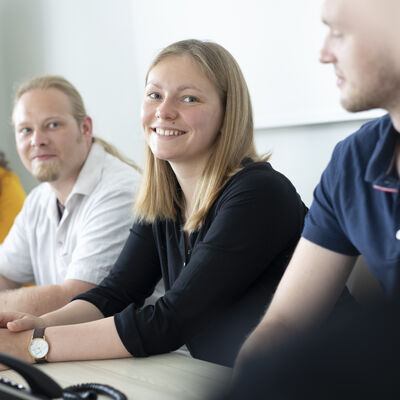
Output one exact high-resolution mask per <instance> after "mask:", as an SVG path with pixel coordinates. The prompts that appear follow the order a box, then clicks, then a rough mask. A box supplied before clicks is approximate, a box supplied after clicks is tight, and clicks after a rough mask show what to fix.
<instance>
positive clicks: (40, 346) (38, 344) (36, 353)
mask: <svg viewBox="0 0 400 400" xmlns="http://www.w3.org/2000/svg"><path fill="white" fill-rule="evenodd" d="M48 351H49V344H48V343H47V342H46V341H45V340H44V339H42V338H35V339H32V341H31V344H30V345H29V352H30V353H31V356H32V357H33V358H43V357H45V356H46V355H47V353H48Z"/></svg>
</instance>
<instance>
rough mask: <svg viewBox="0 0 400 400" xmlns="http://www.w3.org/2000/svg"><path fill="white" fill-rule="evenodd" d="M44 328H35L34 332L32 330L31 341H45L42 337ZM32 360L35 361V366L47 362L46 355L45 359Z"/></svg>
mask: <svg viewBox="0 0 400 400" xmlns="http://www.w3.org/2000/svg"><path fill="white" fill-rule="evenodd" d="M45 329H46V328H35V329H34V330H33V332H32V340H33V339H43V340H46V337H45V336H44V330H45ZM46 342H47V340H46ZM34 360H35V363H37V364H41V363H47V362H48V361H47V354H46V356H45V357H42V358H36V357H34Z"/></svg>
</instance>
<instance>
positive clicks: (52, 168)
mask: <svg viewBox="0 0 400 400" xmlns="http://www.w3.org/2000/svg"><path fill="white" fill-rule="evenodd" d="M32 175H33V176H34V177H35V178H36V179H37V180H38V181H40V182H54V181H55V180H57V179H58V178H59V177H60V164H59V163H58V161H57V160H49V161H45V162H41V163H38V164H36V165H35V166H34V167H33V169H32Z"/></svg>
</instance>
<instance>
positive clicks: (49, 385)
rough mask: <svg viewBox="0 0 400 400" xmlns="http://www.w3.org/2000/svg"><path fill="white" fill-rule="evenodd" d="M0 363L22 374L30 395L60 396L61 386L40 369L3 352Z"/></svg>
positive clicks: (53, 397) (0, 355) (54, 397)
mask: <svg viewBox="0 0 400 400" xmlns="http://www.w3.org/2000/svg"><path fill="white" fill-rule="evenodd" d="M0 363H1V364H3V365H5V366H7V367H10V368H12V369H13V370H14V371H16V372H18V373H19V374H20V375H22V377H23V378H24V379H25V380H26V382H27V383H28V385H29V387H30V393H31V394H32V395H34V396H38V397H42V398H45V399H46V398H48V399H57V398H60V397H62V388H61V386H60V385H58V383H56V382H55V381H54V380H53V379H51V378H50V377H49V376H48V375H46V374H45V373H43V372H42V371H41V370H40V369H38V368H36V367H34V366H32V365H30V364H28V363H25V362H23V361H22V360H19V359H18V358H15V357H13V356H10V355H8V354H4V353H0Z"/></svg>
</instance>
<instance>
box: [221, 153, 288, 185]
mask: <svg viewBox="0 0 400 400" xmlns="http://www.w3.org/2000/svg"><path fill="white" fill-rule="evenodd" d="M240 187H243V188H244V189H245V188H248V189H249V188H253V189H254V190H257V191H259V192H271V190H272V189H274V190H279V188H282V189H284V190H291V191H295V188H294V186H293V184H292V183H291V182H290V180H289V179H288V178H287V177H286V176H285V175H283V174H282V173H280V172H278V171H277V170H275V169H274V168H273V167H272V165H271V164H270V163H269V162H268V161H252V160H245V163H244V165H243V168H242V169H241V170H239V171H238V172H237V173H236V174H234V175H233V176H232V177H231V178H230V179H229V181H228V182H227V184H226V185H225V189H228V190H229V189H231V190H232V189H233V188H240Z"/></svg>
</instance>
